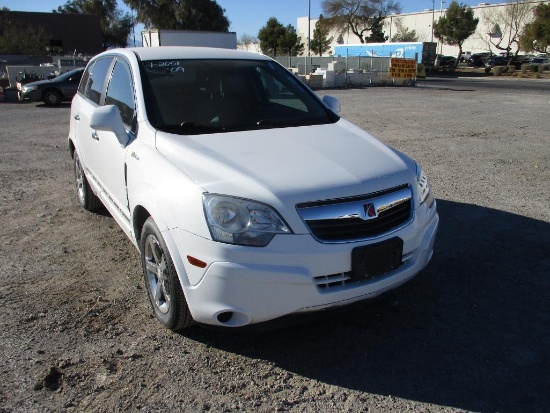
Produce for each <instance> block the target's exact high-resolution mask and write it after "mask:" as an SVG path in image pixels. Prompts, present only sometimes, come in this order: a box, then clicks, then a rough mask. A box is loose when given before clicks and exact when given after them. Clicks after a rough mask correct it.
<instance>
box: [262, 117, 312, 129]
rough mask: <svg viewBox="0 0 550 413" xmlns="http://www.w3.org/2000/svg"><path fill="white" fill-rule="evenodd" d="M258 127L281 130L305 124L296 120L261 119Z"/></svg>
mask: <svg viewBox="0 0 550 413" xmlns="http://www.w3.org/2000/svg"><path fill="white" fill-rule="evenodd" d="M256 125H257V126H265V127H268V128H281V127H287V126H301V125H303V122H301V121H298V120H296V119H260V120H259V121H257V122H256Z"/></svg>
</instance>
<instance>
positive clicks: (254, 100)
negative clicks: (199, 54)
mask: <svg viewBox="0 0 550 413" xmlns="http://www.w3.org/2000/svg"><path fill="white" fill-rule="evenodd" d="M142 80H143V86H144V93H145V99H146V106H147V115H148V118H149V120H150V121H151V124H152V125H153V126H154V127H155V128H157V129H159V130H163V131H166V132H170V133H179V134H185V135H196V134H204V133H219V132H230V131H239V130H251V129H266V128H278V127H291V126H304V125H317V124H324V123H333V122H336V121H337V120H338V116H337V115H335V114H334V113H332V112H331V111H330V110H328V109H326V107H325V106H324V105H323V104H322V103H321V102H320V101H319V100H318V99H317V98H316V97H315V96H314V95H313V94H312V93H311V92H310V91H309V90H308V89H307V88H305V87H304V85H303V84H302V83H301V81H300V80H299V79H298V78H297V77H296V76H295V75H293V74H292V73H290V72H289V71H287V70H286V69H284V68H283V67H281V66H280V65H278V64H277V63H275V62H272V61H265V60H258V61H255V60H169V61H167V60H162V61H158V60H155V61H144V62H142Z"/></svg>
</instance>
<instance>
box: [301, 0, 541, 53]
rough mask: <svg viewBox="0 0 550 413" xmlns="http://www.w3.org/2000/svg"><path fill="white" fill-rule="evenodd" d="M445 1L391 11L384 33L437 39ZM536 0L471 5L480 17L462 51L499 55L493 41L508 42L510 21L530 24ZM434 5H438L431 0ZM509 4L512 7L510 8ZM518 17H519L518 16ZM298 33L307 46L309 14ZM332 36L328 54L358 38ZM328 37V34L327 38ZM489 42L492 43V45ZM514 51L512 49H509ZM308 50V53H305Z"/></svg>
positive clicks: (446, 49) (441, 49)
mask: <svg viewBox="0 0 550 413" xmlns="http://www.w3.org/2000/svg"><path fill="white" fill-rule="evenodd" d="M446 3H450V0H447V2H445V1H440V3H439V5H440V8H439V9H426V10H423V11H419V12H415V13H402V14H393V15H390V16H388V17H387V18H386V21H385V23H384V33H385V34H386V36H388V37H389V38H390V39H391V37H392V36H394V35H395V34H396V33H397V32H398V31H399V27H402V28H407V29H408V30H409V31H412V30H414V31H415V32H416V34H417V36H418V41H420V42H429V41H432V40H433V41H434V42H438V39H437V38H436V37H434V36H433V31H432V27H433V22H437V20H438V19H439V18H440V17H441V16H443V15H445V12H446V9H445V8H444V6H445V4H446ZM539 3H548V1H545V0H532V1H524V2H515V1H511V2H509V3H498V4H490V3H479V4H478V5H477V6H473V7H471V8H472V10H473V11H474V17H477V18H478V19H479V23H478V25H477V30H476V32H475V33H474V34H473V35H472V36H470V37H469V38H468V39H466V41H465V42H464V44H463V45H462V50H463V51H469V52H471V53H479V52H488V51H492V52H493V53H494V54H499V53H500V52H501V50H498V49H497V48H496V47H494V45H493V44H496V43H498V41H499V40H500V39H501V37H502V38H503V45H505V46H506V45H507V44H508V42H507V39H508V38H509V35H510V28H511V27H510V26H511V21H512V20H514V21H518V20H520V19H521V23H520V24H521V26H522V27H523V26H524V25H525V24H527V23H529V22H530V21H532V20H533V17H534V16H533V10H534V8H535V7H536V6H537V5H538V4H539ZM434 4H437V3H435V2H434ZM512 6H515V9H514V11H512V8H511V7H512ZM518 16H519V17H518ZM317 21H318V19H317V18H316V19H311V21H310V24H309V27H310V33H311V36H312V38H313V30H314V29H315V23H317ZM296 31H297V32H298V36H300V37H301V38H302V41H303V42H304V44H305V45H306V50H307V32H308V17H307V16H305V17H299V18H298V21H297V29H296ZM512 31H513V29H512ZM330 36H333V41H332V50H331V51H330V52H329V53H327V55H330V54H331V53H332V51H333V50H334V49H333V48H334V45H336V44H354V43H355V44H357V43H359V42H360V41H359V38H358V37H357V36H356V35H354V34H353V33H352V32H351V31H347V32H345V33H336V32H333V33H331V34H330ZM330 36H329V37H330ZM491 42H492V43H493V44H491ZM437 50H438V53H440V54H444V55H457V54H458V47H456V46H449V45H442V44H440V43H438V47H437ZM515 51H516V50H515V49H514V48H513V49H512V52H515ZM306 53H307V52H306Z"/></svg>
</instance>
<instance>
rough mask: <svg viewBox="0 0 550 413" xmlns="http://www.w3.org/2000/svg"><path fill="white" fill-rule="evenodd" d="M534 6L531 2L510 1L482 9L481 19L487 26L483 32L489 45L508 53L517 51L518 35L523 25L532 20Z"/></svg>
mask: <svg viewBox="0 0 550 413" xmlns="http://www.w3.org/2000/svg"><path fill="white" fill-rule="evenodd" d="M534 9H535V6H534V5H533V4H532V3H524V2H520V1H510V2H509V3H508V4H507V5H506V6H504V7H498V8H496V7H495V8H490V9H486V10H484V11H483V15H482V21H483V23H484V26H485V27H486V28H488V30H489V31H488V33H483V34H482V36H484V37H485V38H486V39H487V41H488V43H489V45H490V46H492V47H494V48H495V49H498V50H501V51H502V52H505V53H506V56H509V55H510V52H511V51H512V49H515V51H514V52H512V53H513V54H517V53H518V51H519V47H520V45H519V37H520V35H521V33H522V31H523V29H524V28H525V26H526V25H527V24H529V23H531V22H532V21H533V20H534V18H535V17H534V13H533V12H534Z"/></svg>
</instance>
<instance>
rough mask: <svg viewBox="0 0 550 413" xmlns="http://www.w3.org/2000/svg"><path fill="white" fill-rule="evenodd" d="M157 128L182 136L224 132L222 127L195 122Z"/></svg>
mask: <svg viewBox="0 0 550 413" xmlns="http://www.w3.org/2000/svg"><path fill="white" fill-rule="evenodd" d="M157 128H158V129H160V130H162V131H165V132H170V133H174V132H175V133H179V134H183V135H201V134H206V133H218V132H224V131H225V130H226V128H225V127H224V126H213V125H205V124H202V123H195V122H183V123H181V124H180V125H159V126H157Z"/></svg>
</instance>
